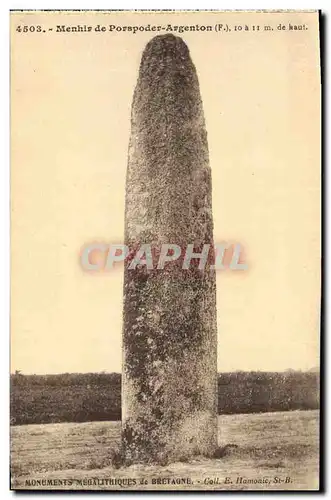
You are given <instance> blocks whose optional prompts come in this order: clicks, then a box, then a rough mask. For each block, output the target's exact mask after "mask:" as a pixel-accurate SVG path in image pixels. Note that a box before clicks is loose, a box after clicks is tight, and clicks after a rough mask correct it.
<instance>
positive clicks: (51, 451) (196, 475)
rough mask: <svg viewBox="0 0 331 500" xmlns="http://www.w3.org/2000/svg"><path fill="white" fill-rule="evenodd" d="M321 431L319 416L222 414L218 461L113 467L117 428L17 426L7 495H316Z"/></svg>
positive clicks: (113, 425) (98, 424)
mask: <svg viewBox="0 0 331 500" xmlns="http://www.w3.org/2000/svg"><path fill="white" fill-rule="evenodd" d="M318 429H319V412H318V411H317V410H311V411H289V412H274V413H259V414H246V415H222V416H220V417H219V445H220V455H223V456H221V457H220V458H217V459H212V460H211V459H206V458H203V457H197V458H196V460H192V461H190V462H188V463H175V464H171V465H167V466H164V467H161V466H143V465H139V466H130V467H125V468H124V467H119V468H118V467H114V465H113V460H114V458H113V450H114V449H116V448H117V446H118V443H119V440H120V422H88V423H80V424H73V423H66V424H46V425H22V426H14V427H12V429H11V449H12V453H11V478H12V488H14V489H22V488H23V489H89V490H91V489H99V490H107V489H108V490H109V489H147V490H152V489H168V490H169V489H179V488H180V489H191V490H199V489H200V490H201V489H215V490H225V489H236V490H247V489H251V490H252V489H253V490H254V489H255V490H256V489H264V490H266V489H276V490H289V489H292V490H316V489H318V453H319V451H318ZM226 445H236V446H226ZM129 479H130V483H131V486H127V483H128V482H129ZM49 480H52V481H49ZM59 480H62V483H61V482H60V481H59ZM64 480H67V481H66V483H67V484H66V485H65V481H64ZM173 480H176V481H178V482H180V481H181V482H184V483H186V484H181V486H176V485H174V484H171V482H172V481H173ZM157 481H162V482H163V483H165V484H163V485H158V484H155V483H156V482H157ZM168 482H170V484H167V483H168ZM188 482H189V483H191V484H187V483H188ZM115 483H116V484H115Z"/></svg>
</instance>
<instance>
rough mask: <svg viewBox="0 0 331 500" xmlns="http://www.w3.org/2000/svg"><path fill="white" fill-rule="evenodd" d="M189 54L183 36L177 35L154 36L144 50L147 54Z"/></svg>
mask: <svg viewBox="0 0 331 500" xmlns="http://www.w3.org/2000/svg"><path fill="white" fill-rule="evenodd" d="M160 53H163V54H166V53H168V54H171V53H172V54H173V55H184V54H185V55H188V53H189V51H188V48H187V45H186V43H185V42H184V40H183V39H182V38H180V37H179V36H175V35H171V34H168V35H158V36H155V37H154V38H152V39H151V40H150V41H149V42H148V44H147V45H146V48H145V50H144V54H145V56H149V55H152V54H160Z"/></svg>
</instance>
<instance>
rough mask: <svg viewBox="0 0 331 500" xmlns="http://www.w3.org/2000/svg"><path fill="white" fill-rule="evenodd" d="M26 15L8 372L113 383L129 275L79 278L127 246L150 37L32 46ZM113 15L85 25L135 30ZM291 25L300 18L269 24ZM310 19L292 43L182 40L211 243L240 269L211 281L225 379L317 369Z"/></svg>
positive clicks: (19, 54) (15, 61)
mask: <svg viewBox="0 0 331 500" xmlns="http://www.w3.org/2000/svg"><path fill="white" fill-rule="evenodd" d="M29 15H36V14H33V13H31V14H20V13H16V14H15V15H12V61H11V71H12V75H11V86H12V106H11V120H12V125H11V157H12V174H11V260H12V280H11V343H12V347H11V371H15V370H21V371H22V372H23V373H41V374H42V373H63V372H98V371H107V372H112V371H120V370H121V334H122V286H123V272H122V269H121V268H118V269H117V270H114V271H111V272H109V273H100V274H91V273H86V272H84V271H83V270H82V268H81V266H80V251H81V248H82V247H83V246H84V245H85V244H86V243H88V242H92V241H102V242H106V243H122V242H123V230H124V193H125V173H126V164H127V148H128V140H129V135H130V106H131V101H132V95H133V90H134V86H135V83H136V80H137V72H138V68H139V62H140V57H141V53H142V51H143V49H144V47H145V45H146V43H147V42H148V41H149V39H150V38H151V34H150V33H148V32H141V33H140V32H139V33H138V34H136V35H132V34H128V33H120V34H116V33H111V34H106V35H102V34H100V33H94V32H92V33H89V34H88V35H86V34H84V33H81V34H72V33H64V34H60V35H59V34H57V33H55V32H54V31H52V32H49V33H47V34H46V35H45V37H43V39H42V43H41V42H40V38H38V37H32V36H29V37H25V38H24V37H22V36H19V34H18V33H17V32H16V31H15V26H16V25H17V23H22V24H24V23H25V24H26V23H27V22H28V21H29V19H27V16H29ZM107 15H108V16H110V15H112V16H116V15H117V16H118V15H119V14H107ZM107 15H105V14H93V13H90V14H89V13H86V14H84V23H86V24H91V25H96V24H98V23H104V24H105V25H107V24H110V22H111V23H115V22H117V23H118V24H123V25H125V24H133V23H134V22H136V18H135V17H134V16H135V14H132V13H126V14H121V16H122V18H121V19H119V18H117V19H116V21H114V19H112V20H111V21H110V20H109V19H107V20H106V17H105V16H107ZM167 15H168V16H170V14H167ZM204 15H205V16H206V21H205V22H206V23H209V22H211V23H213V22H214V21H213V19H215V18H214V17H213V16H214V15H215V14H214V13H209V14H204ZM240 15H242V14H235V13H232V14H231V16H232V17H231V18H229V19H230V21H229V22H233V23H238V22H242V18H240V17H238V16H240ZM245 15H246V17H245V22H247V23H248V24H249V25H252V24H254V23H255V24H256V23H257V22H260V19H261V17H258V18H257V17H256V16H258V14H256V13H255V14H254V13H245ZM263 15H264V16H268V15H267V14H263ZM285 15H286V16H287V18H286V19H289V16H291V15H292V16H295V17H293V19H292V20H293V21H294V22H297V23H298V24H299V22H300V15H303V14H300V13H296V14H288V13H287V14H284V13H283V14H277V15H276V17H277V19H276V17H274V18H272V22H274V23H275V25H276V24H278V23H280V22H283V21H284V19H285V18H284V17H282V16H285ZM38 16H40V17H39V18H38V19H34V22H39V23H41V24H42V25H43V26H45V27H46V28H47V29H48V28H49V27H52V26H53V27H54V26H55V25H56V24H59V23H61V24H63V23H68V24H70V25H74V24H77V23H81V24H82V17H81V16H82V14H80V17H79V14H70V15H69V14H65V13H62V14H56V16H57V17H54V14H53V16H49V15H47V14H45V13H39V14H38ZM195 16H196V14H194V13H188V12H187V13H182V14H177V15H176V19H172V22H175V23H176V24H192V23H194V24H195V22H196V17H195ZM208 16H209V17H208ZM236 16H237V17H236ZM252 16H253V17H252ZM269 16H270V15H269ZM306 16H307V14H306ZM307 19H308V26H309V29H308V30H307V31H303V32H300V33H296V34H295V35H294V34H293V33H290V32H287V31H286V32H282V33H276V32H275V33H273V34H270V33H260V34H259V36H257V35H256V33H253V32H252V31H249V32H246V33H241V34H238V33H237V34H234V33H232V34H229V35H228V36H224V37H220V35H219V34H217V33H215V32H211V33H204V34H201V33H200V34H198V33H194V32H185V33H184V34H183V35H182V36H183V39H184V40H185V41H186V43H187V45H188V47H189V49H190V53H191V57H192V60H193V62H194V64H195V66H196V69H197V73H198V77H199V82H200V91H201V95H202V99H203V106H204V112H205V119H206V128H207V132H208V144H209V153H210V165H211V170H212V187H213V192H212V196H213V217H214V240H215V242H217V243H220V242H239V243H240V244H241V245H242V247H243V248H244V251H245V260H246V262H247V265H248V269H247V271H244V272H236V271H219V272H218V273H217V326H218V369H219V370H220V371H233V370H286V369H290V368H291V369H302V370H306V369H310V368H312V367H314V366H317V365H318V363H319V358H318V353H319V314H320V313H319V308H320V85H319V67H318V64H319V53H318V31H317V30H318V28H317V16H316V15H315V14H311V17H309V16H308V18H307V17H306V18H305V22H307ZM154 22H155V23H156V24H157V23H158V22H159V19H158V18H157V17H156V16H155V14H153V13H150V14H148V13H146V14H144V16H142V17H140V18H139V23H140V24H148V23H154ZM263 22H271V20H270V19H264V20H263Z"/></svg>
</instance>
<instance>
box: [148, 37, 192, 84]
mask: <svg viewBox="0 0 331 500" xmlns="http://www.w3.org/2000/svg"><path fill="white" fill-rule="evenodd" d="M183 67H185V68H186V70H188V71H190V70H191V68H192V62H191V57H190V53H189V49H188V47H187V45H186V43H185V42H184V40H183V39H182V38H180V37H179V36H175V35H172V34H167V35H158V36H155V37H154V38H152V39H151V40H150V41H149V42H148V43H147V45H146V47H145V50H144V51H143V54H142V58H141V65H140V73H141V74H145V73H149V72H154V73H158V74H159V73H162V72H163V71H164V70H169V68H172V69H174V68H177V69H179V68H183Z"/></svg>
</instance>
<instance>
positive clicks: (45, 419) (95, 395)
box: [11, 371, 320, 425]
mask: <svg viewBox="0 0 331 500" xmlns="http://www.w3.org/2000/svg"><path fill="white" fill-rule="evenodd" d="M319 380H320V377H319V373H318V372H295V371H288V372H233V373H221V374H219V377H218V411H219V413H220V414H235V413H256V412H271V411H285V410H313V409H318V408H319ZM120 419H121V375H120V374H119V373H64V374H60V375H23V374H22V373H20V372H16V373H15V374H13V375H11V423H12V424H13V425H23V424H46V423H56V422H90V421H102V420H120Z"/></svg>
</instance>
